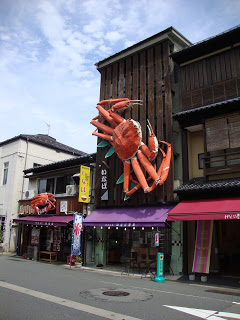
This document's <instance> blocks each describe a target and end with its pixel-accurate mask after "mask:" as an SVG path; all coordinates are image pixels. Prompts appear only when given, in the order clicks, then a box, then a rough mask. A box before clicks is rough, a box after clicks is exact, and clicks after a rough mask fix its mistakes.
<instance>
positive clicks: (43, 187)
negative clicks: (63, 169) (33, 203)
mask: <svg viewBox="0 0 240 320" xmlns="http://www.w3.org/2000/svg"><path fill="white" fill-rule="evenodd" d="M44 192H48V193H54V178H50V179H39V183H38V193H44Z"/></svg>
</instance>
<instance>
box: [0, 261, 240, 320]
mask: <svg viewBox="0 0 240 320" xmlns="http://www.w3.org/2000/svg"><path fill="white" fill-rule="evenodd" d="M210 291H217V292H210ZM199 318H201V319H208V320H221V319H240V290H239V289H233V288H224V287H213V286H211V287H210V286H208V285H204V284H202V285H197V284H194V283H192V284H186V283H179V282H176V281H165V282H164V283H156V282H154V281H151V280H150V278H146V279H141V278H139V277H133V276H131V275H130V276H127V275H121V274H116V273H111V272H109V273H104V272H99V271H95V270H93V271H91V270H85V269H77V268H74V267H72V269H71V270H70V269H69V266H66V265H56V264H49V263H44V262H37V261H30V260H23V259H21V258H17V257H11V256H6V255H0V320H23V319H28V320H40V319H41V320H42V319H45V320H48V319H58V320H66V319H69V320H70V319H71V320H74V319H84V320H88V319H89V320H90V319H96V320H98V319H99V320H100V319H115V320H137V319H146V320H155V319H168V320H169V319H170V320H172V319H176V320H181V319H184V320H188V319H199Z"/></svg>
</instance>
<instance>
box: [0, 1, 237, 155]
mask: <svg viewBox="0 0 240 320" xmlns="http://www.w3.org/2000/svg"><path fill="white" fill-rule="evenodd" d="M239 18H240V1H239V0H212V1H209V0H201V1H195V0H192V1H189V0H181V1H179V0H168V1H166V0H151V1H147V0H128V1H127V0H101V1H99V0H88V1H87V0H0V75H1V77H0V119H1V120H0V121H1V122H0V141H4V140H6V139H9V138H11V137H14V136H16V135H19V134H38V133H41V134H47V133H48V126H47V124H49V125H50V131H49V135H51V136H52V137H54V138H56V139H57V140H58V141H59V142H62V143H65V144H67V145H70V146H72V147H74V148H77V149H79V150H82V151H85V152H89V153H91V152H95V151H96V137H93V136H92V135H91V133H92V131H93V127H92V126H91V125H90V121H91V119H92V118H93V117H94V116H95V115H96V114H97V112H96V108H95V107H96V103H97V102H98V99H99V88H100V75H99V73H98V71H97V70H96V67H95V66H94V64H95V63H96V62H98V61H100V60H103V59H105V58H107V57H108V56H110V55H112V54H114V53H116V52H119V51H121V50H123V49H125V48H127V47H129V46H131V45H133V44H134V43H137V42H139V41H141V40H144V39H145V38H147V37H150V36H152V35H154V34H156V33H158V32H160V31H162V30H164V29H166V28H168V27H170V26H173V27H174V28H175V29H177V30H178V31H179V32H180V33H182V34H183V35H184V36H185V37H186V38H187V39H189V40H190V41H191V42H192V43H196V42H198V41H202V40H204V39H207V38H209V37H211V36H214V35H216V34H218V33H221V32H223V31H225V30H227V29H230V28H232V27H235V26H237V25H238V24H239V23H240V19H239ZM46 123H47V124H46Z"/></svg>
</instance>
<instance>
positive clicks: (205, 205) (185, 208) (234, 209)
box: [167, 197, 240, 221]
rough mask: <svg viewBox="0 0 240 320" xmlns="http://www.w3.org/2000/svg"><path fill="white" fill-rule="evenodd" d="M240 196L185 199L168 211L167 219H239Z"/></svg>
mask: <svg viewBox="0 0 240 320" xmlns="http://www.w3.org/2000/svg"><path fill="white" fill-rule="evenodd" d="M238 219H240V198H239V197H238V198H221V199H200V200H185V201H182V202H180V203H179V204H178V205H176V207H174V208H173V209H172V210H171V211H169V213H168V218H167V221H180V220H189V221H190V220H238Z"/></svg>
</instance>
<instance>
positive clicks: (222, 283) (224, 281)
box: [64, 265, 240, 290]
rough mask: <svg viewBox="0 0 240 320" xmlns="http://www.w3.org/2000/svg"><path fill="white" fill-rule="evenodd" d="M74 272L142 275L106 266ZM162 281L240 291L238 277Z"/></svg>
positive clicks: (181, 277)
mask: <svg viewBox="0 0 240 320" xmlns="http://www.w3.org/2000/svg"><path fill="white" fill-rule="evenodd" d="M64 267H65V268H68V269H70V266H69V265H64ZM71 268H72V269H74V270H78V269H80V270H88V271H90V272H100V273H108V274H112V275H115V276H127V277H128V276H129V277H137V278H141V277H142V274H139V273H133V272H132V271H129V273H127V272H123V271H122V269H119V268H116V267H111V266H106V267H103V268H97V267H87V266H78V265H75V266H71ZM143 279H149V280H150V279H154V277H153V276H152V277H150V276H147V277H146V278H145V277H144V278H143ZM164 279H165V280H166V281H177V282H182V283H188V284H196V285H204V286H217V287H229V288H235V289H239V290H240V277H232V276H223V275H207V281H206V282H203V281H201V275H196V276H195V280H189V276H188V275H170V274H167V275H164Z"/></svg>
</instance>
